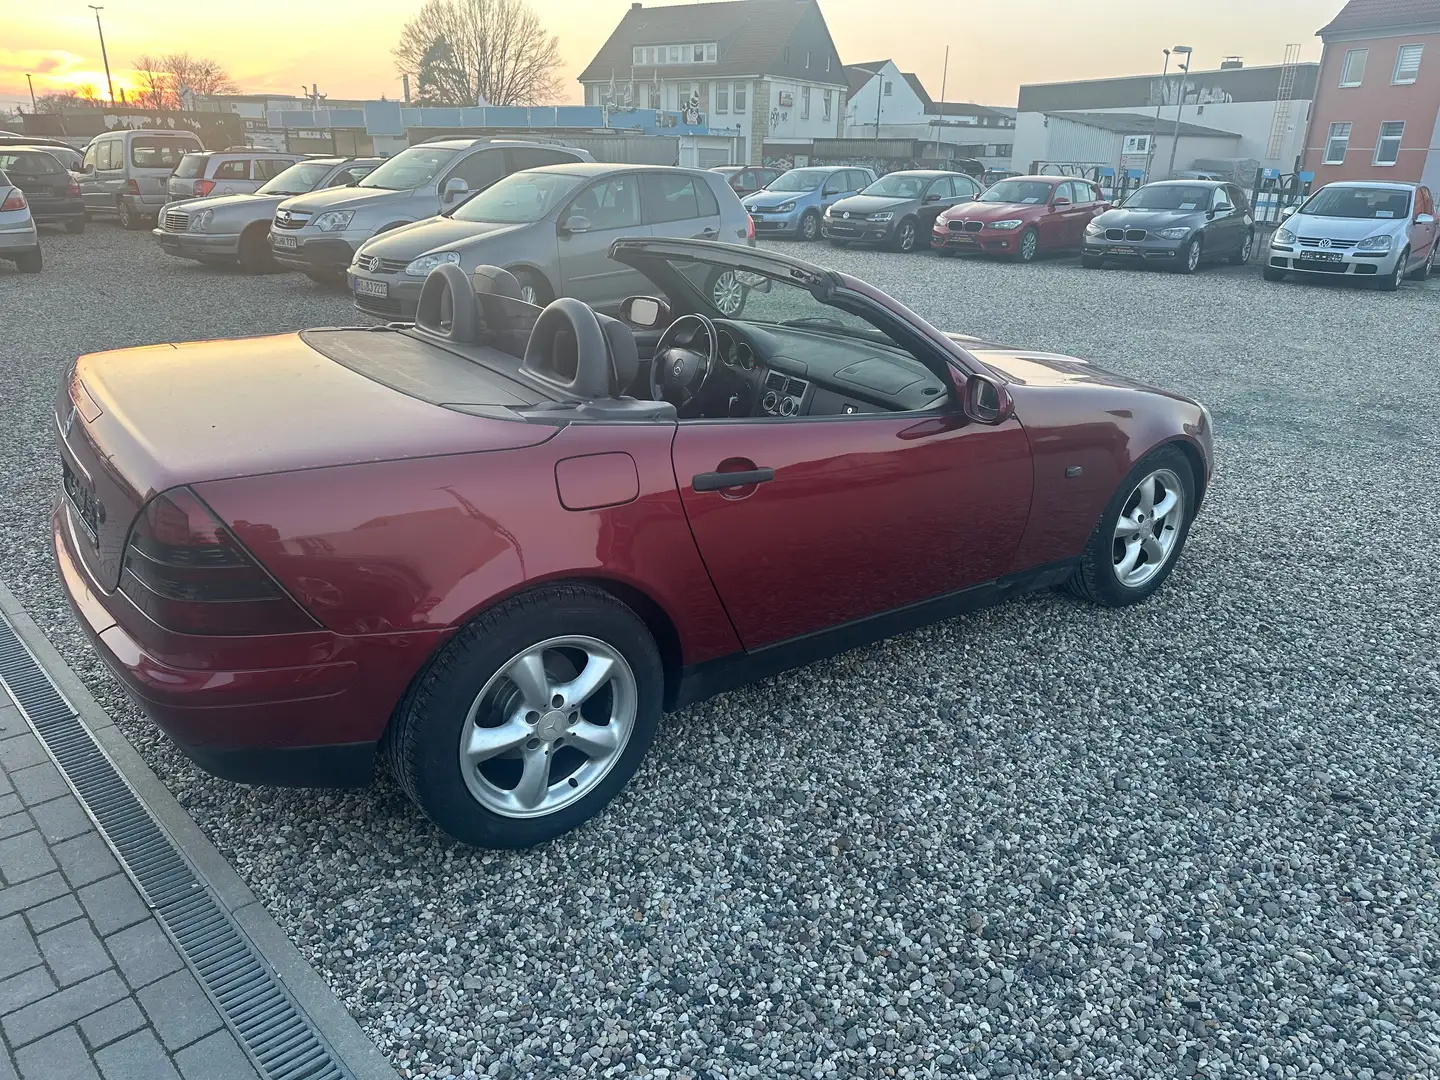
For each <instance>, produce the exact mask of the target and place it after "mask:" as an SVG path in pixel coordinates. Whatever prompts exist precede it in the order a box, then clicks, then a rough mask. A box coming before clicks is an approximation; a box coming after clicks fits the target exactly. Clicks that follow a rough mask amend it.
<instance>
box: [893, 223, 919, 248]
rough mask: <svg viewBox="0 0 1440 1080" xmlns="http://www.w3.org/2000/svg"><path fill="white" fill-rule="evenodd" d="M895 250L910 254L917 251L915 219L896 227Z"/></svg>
mask: <svg viewBox="0 0 1440 1080" xmlns="http://www.w3.org/2000/svg"><path fill="white" fill-rule="evenodd" d="M894 243H895V250H896V251H904V252H910V251H914V250H915V219H914V218H906V219H905V220H904V221H902V222H900V224H899V225H897V226H896V227H895V241H894Z"/></svg>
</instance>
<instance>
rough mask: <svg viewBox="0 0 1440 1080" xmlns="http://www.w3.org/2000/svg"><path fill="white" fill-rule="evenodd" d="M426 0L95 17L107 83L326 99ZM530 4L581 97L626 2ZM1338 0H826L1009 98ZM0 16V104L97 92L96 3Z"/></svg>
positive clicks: (857, 44) (851, 52)
mask: <svg viewBox="0 0 1440 1080" xmlns="http://www.w3.org/2000/svg"><path fill="white" fill-rule="evenodd" d="M420 2H421V0H390V2H387V3H364V4H356V3H354V2H353V0H308V2H306V3H298V4H297V3H294V2H285V0H244V2H243V3H235V4H206V3H200V4H191V5H179V6H177V5H176V4H175V2H174V0H112V2H109V3H107V4H106V5H105V9H104V11H103V13H102V18H103V19H104V25H105V43H106V46H107V47H108V50H109V54H110V66H111V71H112V73H113V75H114V77H115V86H116V91H117V93H118V91H119V89H120V87H122V86H125V87H127V88H131V87H133V79H132V77H131V75H130V72H129V71H128V69H129V67H130V64H131V62H132V61H133V60H134V58H135V57H137V56H139V55H141V54H142V53H146V52H152V53H167V52H175V51H180V50H186V51H189V52H191V53H194V54H196V55H199V56H208V57H212V58H214V59H216V60H218V61H219V62H220V63H221V64H222V65H224V66H225V67H226V68H227V69H228V70H229V71H230V73H231V75H232V76H233V77H234V78H235V80H236V81H237V82H238V83H239V84H240V86H241V89H242V90H245V91H247V92H252V93H260V92H272V93H274V92H279V93H296V92H298V91H299V90H300V88H301V86H302V85H306V86H308V85H309V84H310V83H312V82H313V83H318V84H319V88H320V90H321V92H322V93H328V94H329V95H330V96H331V97H336V98H342V97H343V98H378V97H380V96H381V95H382V94H384V95H385V96H387V97H390V98H398V97H399V96H400V82H399V77H398V76H397V75H396V74H395V67H394V63H393V61H392V59H391V56H390V48H391V46H392V45H393V44H394V41H395V38H396V35H397V34H398V32H399V30H400V27H401V25H402V23H403V22H404V20H405V19H406V18H407V17H408V16H409V15H410V14H411V13H413V12H414V11H415V10H416V9H417V8H418V7H419V6H420ZM531 5H532V6H533V7H534V8H535V10H536V11H537V12H538V13H539V15H540V17H541V18H542V19H543V20H544V22H545V24H546V25H547V26H548V27H549V29H550V30H551V31H553V32H554V33H556V34H558V35H559V39H560V50H561V54H562V55H563V57H564V59H565V70H564V75H565V79H566V82H565V94H564V98H563V101H564V102H576V101H578V100H579V98H580V89H579V84H578V83H576V82H575V81H574V79H575V76H576V75H577V74H578V73H579V72H580V70H581V69H582V68H583V67H584V66H585V64H586V63H587V62H588V61H589V59H590V57H591V56H592V55H593V54H594V53H595V51H596V50H597V49H598V48H599V46H600V44H601V43H602V42H603V41H604V39H605V38H606V37H607V36H608V35H609V33H610V31H611V30H612V29H613V28H614V26H615V24H616V23H617V22H618V21H619V20H620V18H621V16H622V15H623V14H624V12H625V10H626V9H627V8H628V7H629V6H630V3H629V0H531ZM1342 6H1343V0H1199V2H1191V0H1103V2H1091V3H1083V4H1076V3H1070V2H1064V0H949V2H937V0H886V2H885V3H883V4H882V3H877V0H821V7H822V10H823V11H824V13H825V17H826V20H827V22H828V23H829V25H830V32H831V34H832V35H833V36H834V38H835V44H836V46H837V47H838V48H839V51H840V56H841V57H842V58H843V59H844V60H845V62H846V63H853V62H856V61H866V60H875V59H883V58H886V57H889V58H893V59H894V60H895V61H896V62H897V63H898V64H899V65H900V66H901V68H902V69H904V70H908V71H915V72H917V73H918V74H919V75H920V77H921V79H922V80H923V81H924V82H925V84H926V86H927V88H928V89H929V90H930V93H931V94H932V95H933V96H935V97H937V98H938V97H939V96H940V85H941V69H942V65H943V63H944V55H945V46H946V45H947V44H949V45H950V46H951V48H950V64H949V77H948V82H947V88H946V93H945V97H946V99H947V100H951V101H979V102H982V103H988V104H992V105H1014V104H1015V99H1016V88H1017V87H1018V86H1019V85H1020V84H1021V83H1022V82H1027V83H1028V82H1060V81H1065V80H1069V79H1078V78H1102V77H1106V76H1110V75H1129V74H1143V73H1147V72H1154V71H1158V70H1160V65H1161V62H1162V60H1163V56H1162V55H1161V51H1160V50H1161V49H1162V48H1164V47H1165V46H1168V45H1175V44H1188V45H1191V46H1193V47H1194V49H1195V66H1196V70H1201V69H1205V68H1214V67H1217V66H1219V62H1220V59H1221V57H1222V56H1224V55H1228V54H1232V53H1233V54H1239V55H1241V56H1243V57H1244V58H1245V60H1246V62H1247V63H1248V64H1252V65H1258V64H1268V63H1278V62H1279V61H1280V59H1281V58H1282V56H1283V54H1284V50H1285V45H1286V44H1287V43H1290V42H1296V43H1300V44H1301V45H1302V46H1303V51H1302V53H1301V55H1302V58H1304V59H1307V60H1316V59H1319V56H1320V42H1319V39H1318V38H1316V37H1315V36H1314V35H1315V31H1316V30H1317V29H1319V28H1320V27H1321V26H1322V25H1324V23H1325V22H1327V21H1328V20H1329V19H1330V18H1331V16H1333V15H1334V14H1335V12H1336V11H1338V10H1339V9H1340V7H1342ZM939 12H946V13H947V14H945V15H943V16H942V15H940V14H938V13H939ZM0 26H3V36H0V104H3V105H5V106H13V105H15V104H17V103H20V102H25V103H26V104H27V105H28V100H29V93H28V90H27V88H26V83H25V73H26V72H30V73H31V74H33V75H34V79H35V92H36V94H43V93H46V92H48V91H52V90H64V89H71V88H76V87H79V86H81V85H83V84H86V83H89V84H92V85H93V86H94V87H95V88H96V89H97V91H99V93H100V94H101V95H102V96H104V93H105V74H104V68H103V66H102V64H101V59H100V47H99V43H98V40H97V37H96V33H95V19H94V14H93V12H91V11H90V10H89V9H88V8H87V7H86V6H85V5H84V4H82V3H75V2H72V0H49V2H47V3H44V4H34V3H19V4H16V5H13V6H12V9H11V10H9V11H7V13H6V15H5V16H4V18H3V20H0ZM1020 40H1023V41H1024V44H1023V45H1022V44H1019V43H1018V42H1019V41H1020ZM1012 41H1014V42H1016V43H1015V44H1012Z"/></svg>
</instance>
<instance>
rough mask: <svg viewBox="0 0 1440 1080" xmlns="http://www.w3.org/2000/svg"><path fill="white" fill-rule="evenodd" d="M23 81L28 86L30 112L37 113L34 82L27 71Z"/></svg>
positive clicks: (38, 109) (38, 108) (37, 106)
mask: <svg viewBox="0 0 1440 1080" xmlns="http://www.w3.org/2000/svg"><path fill="white" fill-rule="evenodd" d="M25 81H26V82H27V83H29V84H30V111H31V112H32V113H38V112H39V111H40V106H39V105H36V104H35V80H34V79H32V78H31V77H30V73H29V72H28V71H27V72H26V73H25Z"/></svg>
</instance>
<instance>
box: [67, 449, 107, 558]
mask: <svg viewBox="0 0 1440 1080" xmlns="http://www.w3.org/2000/svg"><path fill="white" fill-rule="evenodd" d="M60 466H61V469H62V470H63V480H62V483H63V484H64V487H65V497H66V498H68V499H69V500H70V505H71V506H73V507H74V508H75V512H76V513H77V514H79V515H80V522H81V524H83V525H84V526H85V528H86V530H87V531H88V532H89V533H90V538H91V539H92V540H93V539H95V537H96V535H97V534H98V533H99V532H100V525H101V524H102V523H103V522H104V520H105V507H103V506H101V505H100V500H99V499H98V498H96V497H95V489H94V488H92V487H91V486H90V485H89V484H88V483H86V482H85V481H84V480H82V479H81V478H80V477H79V476H77V475H76V474H75V472H74V471H73V470H72V469H71V468H70V466H69V464H68V463H66V462H64V461H62V462H61V463H60Z"/></svg>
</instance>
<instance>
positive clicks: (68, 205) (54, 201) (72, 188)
mask: <svg viewBox="0 0 1440 1080" xmlns="http://www.w3.org/2000/svg"><path fill="white" fill-rule="evenodd" d="M0 172H3V173H5V174H7V175H8V176H9V177H10V182H11V183H12V184H14V185H15V186H16V187H18V188H19V189H20V190H21V191H23V192H24V193H25V201H26V202H28V203H29V204H30V214H31V216H32V217H34V219H35V223H36V224H37V225H64V226H65V231H66V232H72V233H78V232H84V231H85V203H84V201H83V200H82V199H81V197H80V184H79V183H78V182H77V181H76V179H75V177H74V176H72V175H71V173H70V170H69V169H67V168H66V167H65V166H64V165H63V164H61V162H60V159H59V158H58V157H57V156H56V155H55V154H52V153H50V152H49V151H48V150H46V149H45V148H44V147H39V146H33V147H32V146H0Z"/></svg>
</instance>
